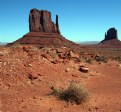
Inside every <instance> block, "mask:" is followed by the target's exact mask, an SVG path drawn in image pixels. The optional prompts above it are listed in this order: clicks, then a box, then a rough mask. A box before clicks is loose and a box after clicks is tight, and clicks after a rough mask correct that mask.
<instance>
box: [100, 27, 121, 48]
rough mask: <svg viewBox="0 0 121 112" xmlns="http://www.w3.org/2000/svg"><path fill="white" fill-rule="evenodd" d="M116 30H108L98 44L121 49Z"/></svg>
mask: <svg viewBox="0 0 121 112" xmlns="http://www.w3.org/2000/svg"><path fill="white" fill-rule="evenodd" d="M117 35H118V34H117V30H116V29H115V28H110V29H109V30H108V31H107V32H106V33H105V38H104V40H102V41H101V42H100V45H105V47H106V46H107V47H121V41H120V40H118V36H117Z"/></svg>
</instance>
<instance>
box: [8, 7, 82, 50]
mask: <svg viewBox="0 0 121 112" xmlns="http://www.w3.org/2000/svg"><path fill="white" fill-rule="evenodd" d="M29 31H30V32H29V33H27V34H26V35H24V36H23V37H22V38H20V39H18V40H16V41H15V42H13V43H10V44H9V45H13V44H26V45H27V44H31V45H37V46H40V47H50V46H53V47H76V48H77V47H78V48H80V46H79V45H78V44H76V43H74V42H71V41H69V40H67V39H65V38H64V37H63V36H62V35H61V33H60V29H59V22H58V15H56V19H55V23H54V22H53V21H52V19H51V13H50V12H49V11H47V10H38V9H32V10H30V14H29Z"/></svg>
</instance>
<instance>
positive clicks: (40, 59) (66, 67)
mask: <svg viewBox="0 0 121 112" xmlns="http://www.w3.org/2000/svg"><path fill="white" fill-rule="evenodd" d="M57 50H58V53H57ZM63 52H64V48H63V49H56V50H55V49H53V50H50V49H49V48H43V49H42V48H41V49H38V48H35V47H23V46H19V47H17V46H16V47H0V112H120V111H121V64H120V63H119V62H118V61H114V60H109V61H108V63H103V62H101V63H99V62H96V61H93V62H92V64H89V63H86V62H84V61H83V60H82V59H81V58H80V60H81V61H80V62H77V61H75V60H74V59H73V58H62V56H61V58H60V57H59V55H58V54H61V53H62V54H63ZM75 56H77V57H78V54H75ZM80 65H83V66H86V67H88V68H89V72H88V73H82V72H80V71H79V67H80ZM30 74H31V75H32V76H33V77H35V78H36V79H33V80H32V79H30V78H29V76H30ZM71 81H76V82H77V83H81V84H83V85H84V86H85V88H86V89H87V90H88V92H89V94H90V98H89V100H88V101H87V102H84V103H82V104H80V105H76V104H70V103H67V102H65V101H63V100H59V99H58V98H56V97H55V96H50V95H48V94H50V93H51V92H52V90H51V86H55V87H57V88H59V87H65V86H67V85H68V84H69V82H71Z"/></svg>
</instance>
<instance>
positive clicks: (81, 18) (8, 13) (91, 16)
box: [0, 0, 121, 42]
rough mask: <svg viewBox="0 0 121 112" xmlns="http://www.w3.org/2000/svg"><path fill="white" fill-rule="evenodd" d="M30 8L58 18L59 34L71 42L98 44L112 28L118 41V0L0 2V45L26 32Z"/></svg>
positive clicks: (120, 14) (120, 5)
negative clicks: (116, 32) (47, 12)
mask: <svg viewBox="0 0 121 112" xmlns="http://www.w3.org/2000/svg"><path fill="white" fill-rule="evenodd" d="M32 8H37V9H40V10H49V11H51V14H52V19H53V21H55V16H56V14H58V15H59V25H60V29H61V34H62V35H63V36H64V37H66V38H67V39H69V40H72V41H74V42H79V41H101V40H102V39H103V38H104V34H105V32H106V31H107V30H108V29H109V28H111V27H115V28H116V29H117V30H118V37H119V39H120V40H121V0H0V15H1V16H0V42H12V41H15V40H17V39H18V38H21V37H22V36H23V35H25V34H26V33H27V32H29V24H28V17H29V11H30V9H32Z"/></svg>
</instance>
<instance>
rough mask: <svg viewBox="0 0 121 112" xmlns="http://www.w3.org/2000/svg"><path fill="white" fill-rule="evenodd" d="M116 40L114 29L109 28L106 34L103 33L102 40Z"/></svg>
mask: <svg viewBox="0 0 121 112" xmlns="http://www.w3.org/2000/svg"><path fill="white" fill-rule="evenodd" d="M111 39H118V37H117V30H116V29H115V28H110V29H109V30H108V31H107V33H105V39H104V40H111Z"/></svg>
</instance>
